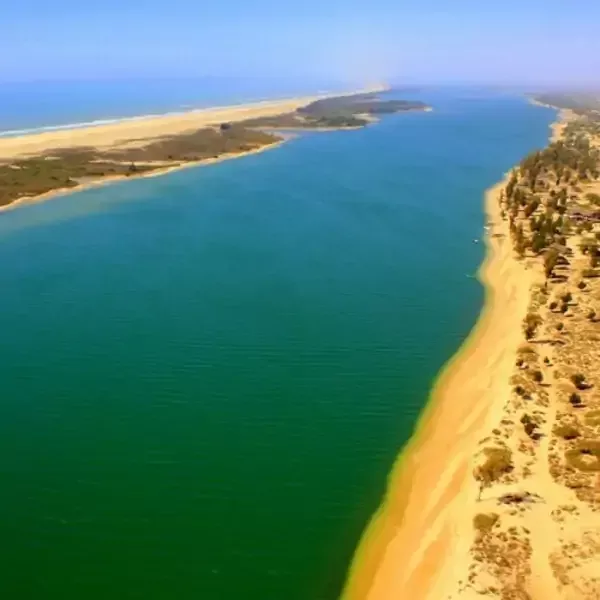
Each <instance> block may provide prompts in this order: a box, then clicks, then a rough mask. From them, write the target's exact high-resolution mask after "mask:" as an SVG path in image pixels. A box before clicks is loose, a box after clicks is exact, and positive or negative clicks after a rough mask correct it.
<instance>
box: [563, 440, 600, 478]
mask: <svg viewBox="0 0 600 600" xmlns="http://www.w3.org/2000/svg"><path fill="white" fill-rule="evenodd" d="M565 459H566V461H567V464H568V465H569V466H570V467H573V468H574V469H579V470H580V471H584V472H587V473H593V472H597V471H600V441H599V440H579V441H578V442H577V444H576V447H575V448H571V449H569V450H567V451H566V452H565Z"/></svg>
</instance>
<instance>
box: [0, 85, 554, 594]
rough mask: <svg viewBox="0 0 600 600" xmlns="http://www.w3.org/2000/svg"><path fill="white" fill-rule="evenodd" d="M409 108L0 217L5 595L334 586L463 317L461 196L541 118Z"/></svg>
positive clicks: (426, 94) (499, 109) (473, 202)
mask: <svg viewBox="0 0 600 600" xmlns="http://www.w3.org/2000/svg"><path fill="white" fill-rule="evenodd" d="M415 97H419V98H422V99H424V100H425V101H427V102H429V103H431V104H432V106H433V107H434V112H432V113H427V114H424V113H410V114H404V115H396V116H391V117H388V118H385V119H384V120H383V121H382V122H381V123H379V124H378V125H376V126H373V127H369V128H367V129H363V130H358V131H352V132H335V133H323V134H308V135H305V136H302V137H299V138H297V139H294V140H292V141H291V142H289V143H288V144H286V145H284V146H283V147H281V148H279V149H276V150H272V151H269V152H266V153H263V154H261V155H255V156H250V157H247V158H243V159H239V160H233V161H228V162H224V163H220V164H218V165H215V166H211V167H206V168H198V169H191V170H185V171H181V172H178V173H173V174H170V175H168V176H165V177H159V178H154V179H145V180H137V181H129V182H126V183H122V184H117V185H112V186H109V187H105V188H98V189H92V190H88V191H85V192H82V193H76V194H72V195H70V196H65V197H64V198H59V199H55V200H52V201H49V202H47V203H44V204H40V205H35V206H30V207H26V208H23V209H19V210H15V211H12V212H7V213H3V214H0V331H1V332H2V335H1V336H0V381H1V382H2V393H1V394H0V484H1V488H2V494H1V495H0V515H1V516H0V537H1V538H2V540H4V543H3V544H2V545H0V564H1V565H2V569H1V570H0V589H1V590H2V592H3V596H5V597H6V598H11V599H13V598H14V599H21V598H44V599H45V600H48V599H50V600H53V599H60V600H80V599H81V598H86V600H105V599H106V598H132V599H133V598H143V599H152V600H154V599H156V600H171V599H173V598H177V599H180V600H187V599H190V600H192V599H194V600H196V599H198V598H202V599H207V600H239V599H260V600H282V599H285V600H334V599H335V598H337V597H338V595H339V593H340V590H341V588H342V585H343V581H344V577H345V573H346V569H347V567H348V565H349V562H350V559H351V556H352V553H353V551H354V549H355V547H356V544H357V543H358V540H359V538H360V535H361V533H362V531H363V529H364V527H365V525H366V524H367V522H368V520H369V518H370V516H371V515H372V514H373V512H374V511H375V509H376V508H377V506H378V504H379V502H380V500H381V498H382V495H383V493H384V489H385V483H386V476H387V474H388V472H389V470H390V468H391V466H392V464H393V462H394V459H395V457H396V455H397V454H398V452H399V451H400V449H401V447H402V445H403V444H404V443H405V442H406V440H407V439H408V437H409V435H410V433H411V430H412V427H413V426H414V424H415V421H416V418H417V416H418V414H419V412H420V411H421V409H422V408H423V404H424V402H425V400H426V398H427V394H428V390H429V388H430V385H431V382H432V380H433V379H434V377H435V376H436V373H437V372H438V370H439V369H440V367H441V366H442V365H443V363H444V362H445V361H446V360H447V359H448V358H449V357H450V356H451V355H452V354H453V353H454V352H455V350H456V349H457V348H458V346H459V345H460V343H461V341H462V340H463V339H464V337H465V336H466V334H467V333H468V331H469V329H470V328H471V326H472V325H473V323H474V321H475V319H476V316H477V313H478V311H479V309H480V307H481V303H482V299H483V294H482V289H481V286H480V285H479V283H478V282H477V281H476V280H475V279H473V278H471V277H469V276H470V275H473V274H474V273H475V272H476V270H477V267H478V265H479V264H480V262H481V260H482V258H483V251H484V249H483V245H482V244H476V243H473V240H474V239H476V238H481V237H482V235H483V224H484V216H483V210H482V194H483V191H484V189H485V188H487V187H488V186H489V185H491V184H492V183H494V182H496V181H497V180H498V179H499V178H500V177H501V176H502V174H503V173H504V172H505V171H506V170H507V169H509V168H510V167H511V166H512V165H513V164H514V163H515V162H516V161H517V160H518V159H519V158H520V157H521V156H523V155H524V154H525V153H527V152H528V151H530V150H532V149H533V148H535V147H542V146H543V145H545V143H546V140H547V136H548V125H549V123H550V122H551V121H552V119H553V117H554V112H553V111H550V110H546V109H540V108H536V107H533V106H531V105H529V104H527V103H526V102H525V101H524V100H523V99H521V98H517V97H511V96H506V95H505V96H494V95H486V94H482V93H480V92H478V93H471V92H470V91H469V90H465V91H460V90H454V91H453V92H451V93H449V92H445V91H439V90H437V91H426V90H424V91H421V92H420V93H419V94H417V95H416V96H415ZM78 118H79V117H74V118H73V120H77V119H78Z"/></svg>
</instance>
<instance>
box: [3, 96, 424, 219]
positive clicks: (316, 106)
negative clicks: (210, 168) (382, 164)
mask: <svg viewBox="0 0 600 600" xmlns="http://www.w3.org/2000/svg"><path fill="white" fill-rule="evenodd" d="M277 106H279V108H272V109H271V111H267V113H271V114H267V115H265V110H264V105H260V106H259V108H258V109H257V111H255V112H256V114H257V115H258V116H256V117H253V116H252V115H253V114H254V113H253V111H252V110H250V111H245V112H244V111H242V112H240V108H239V107H236V108H234V109H232V111H233V112H231V113H227V112H223V111H222V110H219V111H217V112H216V113H215V115H214V116H215V118H216V117H228V116H229V117H232V120H226V121H221V122H210V117H209V122H207V124H206V126H204V127H201V128H193V127H192V128H191V129H190V128H188V129H187V130H185V131H183V132H180V133H177V134H174V135H164V134H163V135H159V136H157V135H155V134H154V133H153V130H152V129H150V130H149V131H148V132H143V131H142V132H140V131H137V130H136V133H137V135H138V137H130V138H124V137H123V133H120V134H118V133H117V134H113V138H112V142H113V143H112V144H110V143H109V144H106V143H105V144H102V145H99V146H97V145H94V144H93V143H90V145H83V144H81V143H79V144H77V145H73V146H70V145H69V142H68V139H69V138H65V139H66V140H67V141H66V142H65V144H64V145H63V144H60V143H59V142H58V139H62V137H61V138H58V139H57V138H56V137H52V136H50V137H47V134H40V136H41V137H43V138H44V136H46V137H45V138H44V139H46V140H47V143H45V144H42V145H41V147H40V146H39V145H36V144H35V143H34V144H33V148H34V150H33V151H32V152H30V151H28V150H31V148H32V146H31V144H29V143H28V141H27V140H26V141H25V143H24V145H23V147H22V148H21V151H18V149H19V138H5V139H3V140H0V208H2V207H8V206H11V205H14V204H15V203H19V204H21V203H23V202H24V201H27V200H28V199H29V200H34V199H39V198H46V197H49V195H50V194H51V193H52V192H53V191H54V192H58V191H60V192H64V191H68V190H71V189H75V188H80V187H82V186H85V185H89V184H90V183H97V182H99V181H108V180H114V179H119V178H125V177H136V176H144V175H148V174H151V173H161V172H164V171H167V170H172V169H176V168H180V167H182V166H186V165H190V164H196V163H201V162H205V161H210V160H216V159H218V158H227V157H233V156H239V155H242V154H246V153H250V152H256V151H257V150H260V149H261V148H267V147H271V146H273V145H275V144H278V143H281V142H282V141H284V138H283V137H282V136H281V134H279V133H277V131H270V132H267V131H263V130H262V129H263V128H270V129H273V130H278V129H279V130H283V129H287V128H301V129H304V130H310V129H315V130H318V129H322V128H326V129H348V128H355V127H364V126H365V125H367V124H369V123H370V122H371V121H372V120H373V118H374V117H373V115H375V114H377V115H381V114H390V113H394V112H402V111H405V110H423V109H425V108H426V106H425V105H424V104H423V103H420V102H408V101H399V100H382V99H381V98H379V96H378V95H377V94H376V93H360V94H355V95H345V96H339V97H328V98H318V99H316V100H312V101H310V102H308V103H305V104H300V105H298V106H296V105H295V104H293V103H292V104H291V105H290V104H289V103H280V104H279V105H277ZM290 107H292V108H294V107H295V108H294V110H291V111H288V109H289V108H290ZM137 125H138V124H137V123H136V124H135V126H136V127H137ZM129 126H131V124H129V125H128V124H127V123H124V124H123V127H124V128H125V129H127V127H129ZM113 128H114V126H113ZM82 132H83V134H85V133H86V132H85V130H77V134H78V135H79V136H81V134H82ZM117 132H118V128H117ZM88 133H90V132H88ZM94 133H96V132H94V131H93V132H91V134H90V135H93V134H94ZM63 134H64V132H60V135H61V136H63ZM40 136H38V137H40ZM27 137H28V138H31V137H33V138H35V137H36V136H27ZM83 139H86V138H85V137H84V138H83ZM92 141H93V137H90V142H92ZM34 142H35V140H34ZM3 144H4V145H3ZM6 148H8V151H6ZM15 148H17V151H15ZM3 149H4V150H5V152H4V155H3Z"/></svg>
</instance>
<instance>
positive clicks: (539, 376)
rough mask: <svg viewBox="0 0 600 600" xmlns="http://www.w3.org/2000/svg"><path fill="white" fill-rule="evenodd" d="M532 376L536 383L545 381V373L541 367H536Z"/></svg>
mask: <svg viewBox="0 0 600 600" xmlns="http://www.w3.org/2000/svg"><path fill="white" fill-rule="evenodd" d="M531 378H532V379H533V380H534V381H535V382H536V383H542V381H544V374H543V373H542V372H541V371H540V370H539V369H536V370H535V371H532V372H531Z"/></svg>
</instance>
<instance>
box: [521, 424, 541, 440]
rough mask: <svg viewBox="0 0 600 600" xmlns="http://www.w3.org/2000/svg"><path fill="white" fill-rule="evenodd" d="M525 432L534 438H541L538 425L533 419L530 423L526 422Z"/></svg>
mask: <svg viewBox="0 0 600 600" xmlns="http://www.w3.org/2000/svg"><path fill="white" fill-rule="evenodd" d="M524 429H525V433H526V434H527V435H528V436H529V437H530V438H531V439H532V440H538V439H539V438H540V434H539V432H538V431H536V430H537V425H536V424H535V423H534V422H533V421H529V423H525V427H524Z"/></svg>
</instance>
